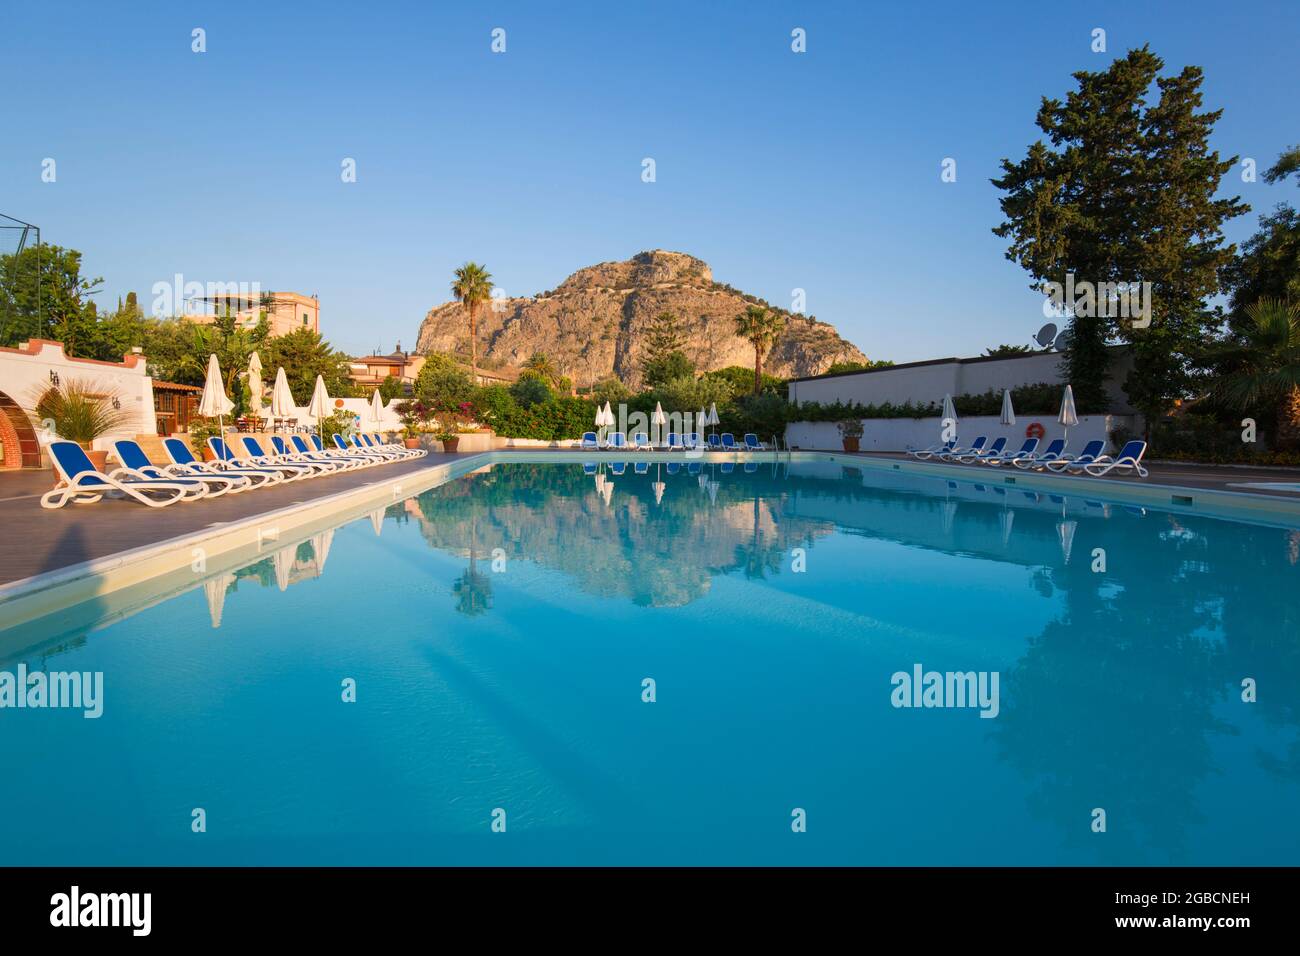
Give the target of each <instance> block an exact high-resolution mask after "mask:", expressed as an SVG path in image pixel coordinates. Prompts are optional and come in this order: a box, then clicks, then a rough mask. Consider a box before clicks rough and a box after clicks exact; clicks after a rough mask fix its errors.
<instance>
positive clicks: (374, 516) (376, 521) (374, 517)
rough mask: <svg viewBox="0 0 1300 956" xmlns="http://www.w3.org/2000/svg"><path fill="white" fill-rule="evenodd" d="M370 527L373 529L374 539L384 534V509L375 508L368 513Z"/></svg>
mask: <svg viewBox="0 0 1300 956" xmlns="http://www.w3.org/2000/svg"><path fill="white" fill-rule="evenodd" d="M370 527H372V528H374V529H375V537H376V538H377V537H379V536H380V535H381V534H383V533H384V509H383V508H376V509H375V510H374V511H372V512H370Z"/></svg>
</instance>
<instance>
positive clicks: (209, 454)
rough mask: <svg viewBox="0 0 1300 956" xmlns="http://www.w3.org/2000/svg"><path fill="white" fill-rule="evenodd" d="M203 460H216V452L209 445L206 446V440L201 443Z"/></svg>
mask: <svg viewBox="0 0 1300 956" xmlns="http://www.w3.org/2000/svg"><path fill="white" fill-rule="evenodd" d="M203 460H204V461H216V460H217V453H216V452H214V451H213V450H212V449H211V448H209V447H208V446H207V443H206V442H205V443H204V445H203Z"/></svg>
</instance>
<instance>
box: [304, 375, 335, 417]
mask: <svg viewBox="0 0 1300 956" xmlns="http://www.w3.org/2000/svg"><path fill="white" fill-rule="evenodd" d="M307 414H308V415H310V416H311V417H312V418H314V419H316V421H317V422H319V421H320V420H321V419H322V418H329V414H330V393H329V392H327V391H326V390H325V378H324V377H323V376H321V375H317V376H316V386H315V388H313V389H312V391H311V403H310V404H309V405H308V406H307Z"/></svg>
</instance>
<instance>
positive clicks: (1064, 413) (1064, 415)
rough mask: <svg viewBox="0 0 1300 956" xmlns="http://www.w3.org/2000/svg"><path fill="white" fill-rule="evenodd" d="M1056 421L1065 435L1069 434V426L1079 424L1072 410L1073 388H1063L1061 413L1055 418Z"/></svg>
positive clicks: (1077, 416)
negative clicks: (1062, 427) (1062, 426)
mask: <svg viewBox="0 0 1300 956" xmlns="http://www.w3.org/2000/svg"><path fill="white" fill-rule="evenodd" d="M1056 420H1057V421H1058V422H1060V423H1061V424H1062V425H1064V426H1065V434H1066V435H1067V436H1068V435H1069V434H1070V426H1071V425H1077V424H1079V413H1078V412H1077V411H1075V408H1074V387H1073V386H1072V385H1067V386H1065V394H1063V395H1062V396H1061V411H1060V413H1059V414H1057V416H1056Z"/></svg>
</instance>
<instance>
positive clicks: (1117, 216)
mask: <svg viewBox="0 0 1300 956" xmlns="http://www.w3.org/2000/svg"><path fill="white" fill-rule="evenodd" d="M1163 68H1164V62H1163V61H1162V60H1161V59H1160V57H1158V56H1156V55H1155V54H1154V53H1152V52H1151V51H1150V50H1149V49H1148V48H1147V47H1145V46H1144V47H1142V48H1141V49H1139V50H1132V51H1130V52H1129V53H1128V55H1127V56H1124V57H1120V58H1117V59H1116V60H1114V61H1113V62H1112V63H1111V64H1110V66H1109V67H1107V68H1106V69H1105V70H1102V71H1100V72H1088V71H1079V72H1077V73H1075V74H1074V80H1075V83H1076V85H1077V88H1076V89H1074V90H1072V91H1070V93H1069V94H1068V95H1067V96H1066V99H1065V100H1064V101H1061V100H1058V99H1052V98H1044V99H1043V101H1042V106H1041V107H1040V108H1039V111H1038V117H1037V124H1038V127H1039V129H1041V130H1042V131H1043V132H1044V133H1045V134H1047V137H1048V140H1049V141H1050V145H1049V144H1048V143H1044V142H1043V141H1042V140H1039V141H1037V142H1035V143H1033V144H1032V145H1031V146H1030V147H1029V150H1028V152H1027V154H1026V155H1025V157H1024V158H1023V159H1022V160H1020V161H1019V162H1016V163H1013V162H1011V161H1009V160H1005V159H1004V160H1003V161H1002V171H1003V175H1002V176H1001V177H1000V178H998V179H994V180H993V184H994V185H995V186H997V187H998V188H999V189H1001V190H1002V191H1003V192H1004V193H1005V195H1004V196H1003V197H1002V199H1001V206H1002V212H1003V214H1004V216H1005V220H1004V221H1003V222H1002V224H1001V225H999V226H997V227H996V228H995V229H994V230H993V231H994V233H995V234H996V235H998V236H1001V237H1003V238H1007V239H1010V240H1011V244H1010V246H1009V247H1008V249H1007V253H1006V254H1007V258H1008V259H1011V260H1012V261H1014V262H1018V263H1020V265H1022V266H1023V267H1024V268H1025V269H1026V270H1027V271H1028V272H1029V273H1030V275H1031V276H1033V278H1034V280H1035V281H1034V287H1036V288H1037V287H1041V284H1042V283H1045V282H1057V283H1061V284H1062V285H1064V284H1065V282H1066V275H1067V274H1068V273H1072V274H1073V275H1074V277H1075V281H1087V282H1091V283H1095V284H1101V283H1112V282H1113V283H1121V282H1124V283H1140V282H1144V281H1147V282H1151V283H1152V286H1151V291H1152V296H1151V301H1152V306H1153V309H1152V313H1153V314H1152V319H1151V324H1150V326H1149V327H1147V328H1136V327H1134V326H1133V324H1132V323H1130V322H1127V321H1125V322H1118V321H1116V320H1115V319H1114V318H1113V317H1105V316H1100V315H1091V316H1085V315H1078V314H1074V313H1073V312H1070V313H1069V314H1068V316H1067V321H1068V326H1067V330H1068V342H1069V350H1068V352H1067V354H1066V355H1065V356H1064V365H1065V369H1066V372H1067V374H1068V375H1069V378H1070V381H1071V383H1072V384H1073V385H1074V389H1075V394H1076V396H1077V397H1078V398H1079V399H1080V403H1081V404H1087V405H1089V406H1092V407H1104V402H1105V380H1106V378H1107V376H1108V374H1109V369H1108V364H1109V356H1108V353H1107V350H1106V344H1107V341H1108V339H1112V338H1119V339H1122V340H1124V341H1127V342H1129V343H1131V344H1132V346H1133V350H1134V362H1135V367H1134V370H1133V372H1132V373H1131V374H1130V376H1129V378H1128V380H1127V381H1126V382H1125V383H1124V387H1125V390H1126V391H1127V392H1128V395H1129V398H1130V400H1131V401H1132V402H1133V404H1134V405H1135V406H1137V407H1138V408H1139V409H1141V410H1142V411H1143V412H1145V413H1146V415H1147V418H1148V420H1150V419H1151V418H1152V417H1154V416H1156V415H1158V414H1159V413H1161V412H1163V411H1164V409H1165V408H1166V407H1167V405H1168V403H1169V402H1170V401H1171V400H1172V399H1173V398H1174V397H1177V396H1179V395H1181V394H1185V393H1186V391H1187V388H1188V384H1189V381H1190V372H1191V364H1192V358H1193V356H1194V354H1195V353H1196V352H1197V351H1198V349H1199V347H1200V345H1201V343H1202V342H1203V340H1204V338H1205V337H1206V335H1207V334H1208V330H1209V329H1210V328H1211V327H1212V326H1213V325H1214V321H1213V319H1212V317H1211V316H1210V314H1209V313H1208V312H1207V310H1206V308H1205V302H1206V299H1207V298H1208V297H1210V296H1212V295H1213V294H1215V293H1216V292H1217V291H1218V272H1219V270H1220V269H1221V268H1222V267H1223V266H1224V265H1225V264H1226V263H1227V262H1228V261H1229V260H1230V258H1231V256H1232V253H1233V251H1234V250H1233V248H1232V247H1231V246H1224V245H1223V234H1222V231H1221V227H1222V224H1223V223H1224V222H1225V221H1226V220H1228V219H1230V218H1232V217H1234V216H1239V215H1242V214H1243V213H1244V212H1246V211H1247V210H1248V208H1249V207H1247V206H1245V205H1244V204H1242V203H1241V202H1239V200H1238V199H1237V198H1236V197H1232V198H1227V199H1217V198H1215V197H1216V194H1217V192H1218V189H1219V185H1220V182H1221V180H1222V178H1223V176H1224V174H1225V173H1226V172H1227V171H1228V170H1229V169H1231V168H1232V165H1233V164H1234V163H1235V162H1236V157H1232V158H1230V159H1227V160H1221V159H1220V158H1219V154H1218V153H1217V152H1215V151H1214V150H1212V149H1210V147H1209V137H1210V133H1211V131H1212V129H1213V127H1214V124H1215V122H1216V121H1217V120H1218V119H1219V116H1220V111H1208V112H1198V110H1200V107H1201V82H1202V78H1203V77H1202V73H1201V70H1200V68H1199V67H1195V66H1188V67H1185V68H1184V69H1183V70H1182V72H1181V73H1179V74H1177V75H1176V76H1161V75H1160V72H1161V70H1162V69H1163ZM1153 88H1154V89H1156V90H1158V94H1159V95H1158V99H1157V101H1156V102H1155V103H1154V104H1150V103H1148V102H1147V98H1148V95H1149V93H1150V92H1151V91H1152V89H1153Z"/></svg>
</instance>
